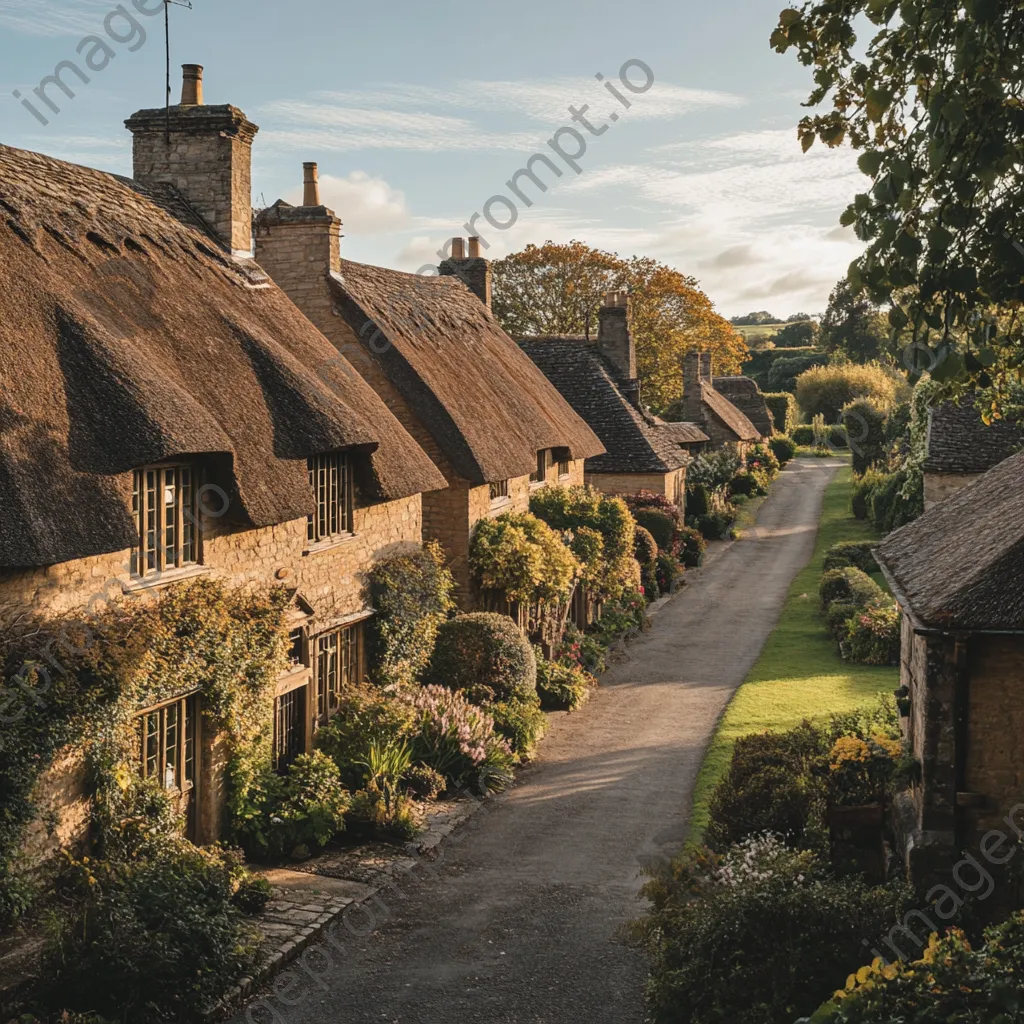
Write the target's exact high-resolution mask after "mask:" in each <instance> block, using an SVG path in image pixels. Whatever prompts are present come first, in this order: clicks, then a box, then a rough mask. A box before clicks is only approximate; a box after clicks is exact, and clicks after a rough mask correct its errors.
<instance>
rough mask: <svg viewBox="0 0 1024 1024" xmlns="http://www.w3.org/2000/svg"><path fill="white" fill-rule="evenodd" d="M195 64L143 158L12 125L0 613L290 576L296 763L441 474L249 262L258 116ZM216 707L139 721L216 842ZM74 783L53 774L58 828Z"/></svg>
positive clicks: (2, 151) (149, 131) (192, 706)
mask: <svg viewBox="0 0 1024 1024" xmlns="http://www.w3.org/2000/svg"><path fill="white" fill-rule="evenodd" d="M200 72H201V69H198V68H194V67H193V68H186V81H185V90H184V93H183V96H182V103H181V104H180V105H177V106H174V107H172V108H171V110H170V118H169V123H168V122H167V121H166V120H165V112H164V110H162V109H161V110H142V111H139V112H138V113H136V114H135V115H133V116H132V117H131V118H130V119H129V120H128V122H127V125H128V127H129V129H130V130H131V131H132V133H133V134H134V139H135V146H134V150H135V177H134V178H133V179H128V178H121V177H117V176H115V175H111V174H106V173H102V172H100V171H95V170H91V169H89V168H86V167H80V166H76V165H73V164H69V163H63V162H61V161H58V160H52V159H49V158H47V157H45V156H41V155H39V154H36V153H30V152H24V151H21V150H16V149H11V148H8V147H2V146H0V206H2V208H3V217H2V219H0V274H2V277H3V281H4V288H3V291H2V294H0V310H2V315H0V630H2V629H4V628H7V627H9V626H10V625H11V624H12V622H14V621H15V620H18V619H20V618H23V617H24V616H26V615H28V614H38V615H42V616H57V615H63V614H69V615H79V616H86V617H87V616H88V615H89V614H90V612H92V611H93V610H95V609H98V608H102V607H104V606H106V605H109V604H111V603H115V602H135V601H145V600H147V599H149V598H151V597H152V596H153V595H155V594H159V593H161V592H163V591H165V590H166V588H169V587H173V586H175V585H178V584H180V582H181V581H184V580H189V579H195V578H197V577H204V576H205V577H210V578H213V579H217V580H222V581H224V582H225V583H227V584H229V585H231V586H238V587H246V588H259V589H262V590H269V588H271V587H275V586H278V587H281V586H283V587H286V588H287V589H288V590H289V591H290V592H291V605H290V609H291V610H290V628H291V641H292V667H291V669H290V671H289V672H288V673H287V674H286V675H285V676H284V677H283V678H281V680H280V682H279V684H278V692H277V699H276V707H275V726H276V728H275V736H274V747H275V758H276V760H277V763H278V765H279V766H283V765H285V764H287V763H288V762H289V761H290V760H291V759H292V758H294V757H295V756H296V755H297V754H298V753H300V752H301V751H303V750H304V749H305V748H306V745H307V744H308V742H309V739H310V735H311V733H312V732H313V730H314V728H315V727H316V726H317V725H318V723H322V722H324V721H326V720H327V719H328V718H329V717H330V716H331V714H332V711H333V709H334V707H335V704H336V700H337V696H338V694H339V692H340V689H341V688H342V687H343V686H344V685H345V684H346V682H352V681H358V680H359V678H360V677H361V675H362V673H363V664H364V663H363V659H364V653H363V640H362V630H363V624H364V623H365V622H366V620H367V618H368V617H370V616H372V615H373V609H372V607H371V606H370V602H369V598H368V592H367V587H366V585H365V584H366V580H365V571H366V570H367V569H368V568H369V567H370V566H371V565H372V564H373V562H374V561H375V560H376V559H378V558H379V557H381V556H383V555H387V554H390V553H394V552H398V551H402V550H407V549H408V548H409V547H410V546H412V545H417V546H418V545H419V544H420V543H421V539H422V503H421V494H422V493H423V492H425V491H429V492H436V491H438V490H439V489H441V488H443V487H444V484H445V481H444V477H443V476H442V475H441V474H440V473H439V472H438V470H437V468H436V467H435V466H434V464H433V463H432V462H431V460H430V459H429V458H428V457H427V456H426V454H425V453H424V452H423V450H422V449H421V448H420V447H419V445H418V444H417V443H416V442H415V441H414V440H413V438H412V437H411V436H410V435H409V433H408V432H407V431H406V430H405V428H404V427H403V426H402V425H401V423H399V421H398V420H397V419H396V418H395V416H394V415H393V414H392V413H391V412H390V411H389V409H388V408H387V406H386V405H385V404H384V402H382V401H381V400H380V398H379V397H378V396H377V394H376V393H375V392H374V391H373V389H372V388H370V387H369V386H368V385H367V384H366V382H365V381H364V380H363V379H362V378H361V377H360V376H359V375H358V374H357V373H356V372H355V371H354V370H353V369H352V367H351V366H350V365H349V364H348V362H347V361H346V360H345V359H344V357H342V356H340V355H339V354H338V352H337V351H336V350H335V349H334V347H333V346H332V345H331V344H330V343H329V342H328V341H327V340H326V339H325V338H324V337H323V336H322V335H321V334H320V333H319V332H318V331H317V329H316V328H315V327H314V326H313V325H312V324H311V323H310V322H309V321H308V320H307V319H306V318H305V317H304V316H303V315H302V314H301V313H300V312H299V310H298V309H296V307H295V306H294V305H293V304H292V302H291V301H290V300H289V299H288V297H287V296H286V295H285V294H284V293H283V292H282V291H281V290H280V289H279V288H277V287H276V286H275V285H274V283H273V282H272V281H271V280H270V279H269V278H268V277H267V275H266V274H265V273H263V272H262V271H261V270H260V268H259V267H258V266H256V265H255V263H254V262H253V261H252V258H251V256H250V255H249V251H250V226H251V217H250V198H249V189H250V185H249V180H250V176H249V160H250V152H251V143H252V140H253V137H254V136H255V134H256V127H255V125H253V124H251V123H250V122H249V121H248V120H247V119H246V117H245V115H244V114H243V113H242V112H241V111H240V110H238V109H237V108H235V107H232V106H204V105H203V104H202V95H201V92H200V83H201V78H200ZM201 712H202V708H201V707H200V706H198V705H197V698H196V697H195V696H194V695H192V694H187V693H182V694H180V695H177V696H176V698H175V699H174V700H171V701H168V702H164V703H162V704H161V705H160V706H157V707H150V708H139V709H138V730H139V732H138V736H139V743H140V766H141V770H142V771H143V772H144V773H147V774H152V775H155V776H156V777H158V778H160V779H161V780H163V782H164V785H165V787H166V788H172V789H174V790H175V791H177V792H178V793H179V794H180V796H181V799H182V801H183V802H184V803H185V804H186V806H187V809H188V811H189V820H190V833H191V836H192V837H193V838H194V839H196V840H198V841H202V842H207V841H212V840H216V839H217V838H219V835H220V826H221V821H222V817H221V816H222V809H223V798H224V792H223V780H222V769H223V767H224V764H223V762H224V752H223V749H222V746H223V745H222V743H221V742H220V739H219V737H218V736H216V735H210V734H208V731H207V730H206V729H204V727H203V724H202V716H201ZM65 767H66V768H67V770H68V772H70V773H71V776H74V773H75V771H80V766H79V767H78V768H76V767H75V766H74V764H69V765H66V766H65ZM51 781H52V780H51ZM80 783H81V779H80V778H79V779H78V781H77V783H76V782H75V780H74V778H71V780H70V781H69V780H68V779H65V780H63V781H62V782H61V781H59V780H58V781H56V782H54V786H55V787H56V788H57V789H60V788H61V787H63V793H64V797H63V799H64V802H65V804H67V805H69V806H72V807H74V808H77V810H75V811H70V810H69V811H68V814H67V815H66V816H65V819H64V820H65V822H66V825H65V826H64V834H63V835H61V834H60V833H59V834H58V837H59V838H62V839H65V840H66V839H68V838H69V832H73V831H74V829H75V827H77V825H80V824H81V823H82V821H83V820H84V813H85V812H84V811H83V809H82V801H81V788H80ZM76 785H77V786H78V789H76ZM76 793H77V796H76ZM76 815H77V818H76Z"/></svg>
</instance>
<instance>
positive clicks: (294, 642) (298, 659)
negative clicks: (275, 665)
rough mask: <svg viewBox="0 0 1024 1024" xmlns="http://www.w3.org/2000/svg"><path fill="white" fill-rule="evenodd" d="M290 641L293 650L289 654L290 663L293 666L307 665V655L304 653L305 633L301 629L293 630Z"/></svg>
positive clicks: (289, 635)
mask: <svg viewBox="0 0 1024 1024" xmlns="http://www.w3.org/2000/svg"><path fill="white" fill-rule="evenodd" d="M288 637H289V640H290V641H291V650H290V651H289V653H288V658H289V661H291V663H292V665H303V664H305V660H304V659H305V653H304V651H303V647H304V644H303V642H302V640H303V633H302V630H301V629H293V630H292V631H291V633H289V634H288Z"/></svg>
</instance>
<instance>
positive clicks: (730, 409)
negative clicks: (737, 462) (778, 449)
mask: <svg viewBox="0 0 1024 1024" xmlns="http://www.w3.org/2000/svg"><path fill="white" fill-rule="evenodd" d="M700 400H701V403H702V404H703V407H704V412H705V414H706V415H709V416H714V417H715V419H717V420H718V421H719V423H721V424H722V426H724V427H725V428H726V429H727V430H728V431H730V433H732V435H733V436H734V437H735V438H736V440H737V441H759V440H760V439H761V432H760V431H759V430H758V429H757V427H755V426H754V424H753V423H751V422H750V420H749V419H748V418H747V416H746V415H744V414H743V413H742V412H740V410H739V409H737V408H736V406H735V405H733V404H732V402H730V401H729V399H728V398H726V397H725V395H722V394H719V392H718V391H716V390H715V389H714V388H713V387H712V386H711V385H710V384H708V383H707V382H706V381H701V385H700Z"/></svg>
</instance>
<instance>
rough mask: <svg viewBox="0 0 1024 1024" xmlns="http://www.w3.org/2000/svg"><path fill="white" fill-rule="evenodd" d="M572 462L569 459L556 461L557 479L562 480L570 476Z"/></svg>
mask: <svg viewBox="0 0 1024 1024" xmlns="http://www.w3.org/2000/svg"><path fill="white" fill-rule="evenodd" d="M571 470H572V460H571V459H569V458H565V459H559V460H558V479H559V480H564V479H565V478H566V477H567V476H570V475H571Z"/></svg>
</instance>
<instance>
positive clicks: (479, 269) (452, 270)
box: [438, 237, 491, 309]
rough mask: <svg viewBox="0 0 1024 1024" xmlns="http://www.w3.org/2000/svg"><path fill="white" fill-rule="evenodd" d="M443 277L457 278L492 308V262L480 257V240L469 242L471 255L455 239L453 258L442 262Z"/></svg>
mask: <svg viewBox="0 0 1024 1024" xmlns="http://www.w3.org/2000/svg"><path fill="white" fill-rule="evenodd" d="M438 269H439V270H440V271H441V276H442V277H457V278H458V279H459V280H460V281H462V282H463V284H465V285H466V287H467V288H468V289H469V290H470V291H471V292H472V293H473V294H474V295H475V296H476V297H477V298H478V299H479V300H480V301H481V302H482V303H483V304H484V305H485V306H486V307H487V308H488V309H490V308H491V261H490V260H485V259H484V258H483V257H482V256H481V255H480V239H479V238H475V237H474V238H471V239H470V240H469V255H468V256H467V255H466V250H465V248H464V241H463V239H461V238H453V239H452V245H451V256H449V257H448V259H446V260H442V261H441V265H440V267H438Z"/></svg>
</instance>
